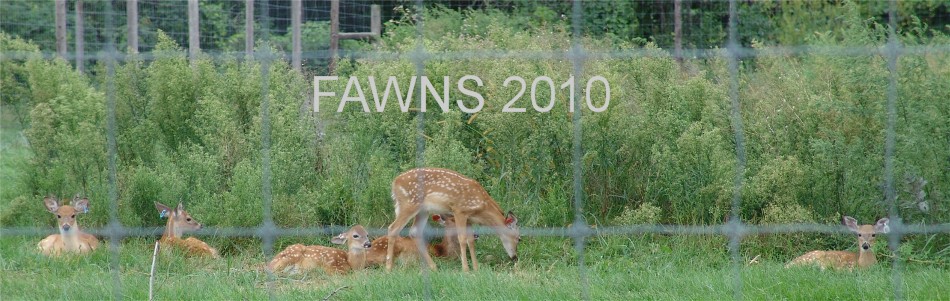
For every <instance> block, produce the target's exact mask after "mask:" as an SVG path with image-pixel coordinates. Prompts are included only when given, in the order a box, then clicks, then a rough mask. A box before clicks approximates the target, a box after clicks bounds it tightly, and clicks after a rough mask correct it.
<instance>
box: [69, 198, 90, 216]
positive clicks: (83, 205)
mask: <svg viewBox="0 0 950 301" xmlns="http://www.w3.org/2000/svg"><path fill="white" fill-rule="evenodd" d="M72 205H73V207H75V208H76V210H78V211H79V212H82V213H88V212H89V199H87V198H82V199H79V200H75V199H74V200H73V202H72Z"/></svg>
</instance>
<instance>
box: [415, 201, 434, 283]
mask: <svg viewBox="0 0 950 301" xmlns="http://www.w3.org/2000/svg"><path fill="white" fill-rule="evenodd" d="M427 222H428V217H427V216H426V215H422V214H416V219H415V221H413V222H412V232H413V235H414V237H413V240H412V241H413V242H415V246H413V249H415V250H418V252H419V254H422V258H423V259H424V260H425V261H426V264H428V265H429V269H430V270H433V271H434V270H435V269H436V266H435V261H432V256H429V251H427V250H426V241H427V239H426V234H425V231H424V230H425V226H426V223H427Z"/></svg>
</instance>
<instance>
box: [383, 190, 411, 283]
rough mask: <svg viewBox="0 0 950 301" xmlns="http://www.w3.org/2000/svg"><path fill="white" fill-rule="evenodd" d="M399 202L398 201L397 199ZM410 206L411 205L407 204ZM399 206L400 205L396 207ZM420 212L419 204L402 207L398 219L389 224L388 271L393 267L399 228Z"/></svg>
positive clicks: (397, 213) (397, 214)
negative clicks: (394, 249) (394, 246)
mask: <svg viewBox="0 0 950 301" xmlns="http://www.w3.org/2000/svg"><path fill="white" fill-rule="evenodd" d="M397 202H398V201H397ZM407 203H408V202H407ZM405 207H410V206H405ZM396 208H399V207H396ZM418 214H419V206H412V207H411V208H402V210H401V211H399V212H396V220H395V221H393V223H392V224H390V225H389V232H388V233H387V234H386V237H388V238H389V239H388V245H387V246H386V271H387V272H389V271H392V269H393V245H394V244H395V243H396V238H397V237H398V236H399V230H402V228H404V227H406V224H407V223H409V219H410V218H412V217H414V216H416V215H418Z"/></svg>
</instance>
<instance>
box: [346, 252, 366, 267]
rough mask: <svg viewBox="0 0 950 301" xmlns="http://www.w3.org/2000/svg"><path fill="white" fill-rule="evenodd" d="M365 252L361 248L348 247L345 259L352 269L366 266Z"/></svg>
mask: <svg viewBox="0 0 950 301" xmlns="http://www.w3.org/2000/svg"><path fill="white" fill-rule="evenodd" d="M366 257H367V252H366V251H364V250H362V249H350V250H349V252H346V261H347V262H348V263H349V264H350V267H351V268H353V269H362V268H364V267H366V261H367V259H366Z"/></svg>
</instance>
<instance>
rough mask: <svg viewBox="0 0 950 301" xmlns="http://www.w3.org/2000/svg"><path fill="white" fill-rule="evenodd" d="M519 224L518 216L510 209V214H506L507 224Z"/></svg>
mask: <svg viewBox="0 0 950 301" xmlns="http://www.w3.org/2000/svg"><path fill="white" fill-rule="evenodd" d="M517 225H518V217H517V216H515V213H514V212H511V211H508V214H506V215H505V226H508V227H514V226H517Z"/></svg>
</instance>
